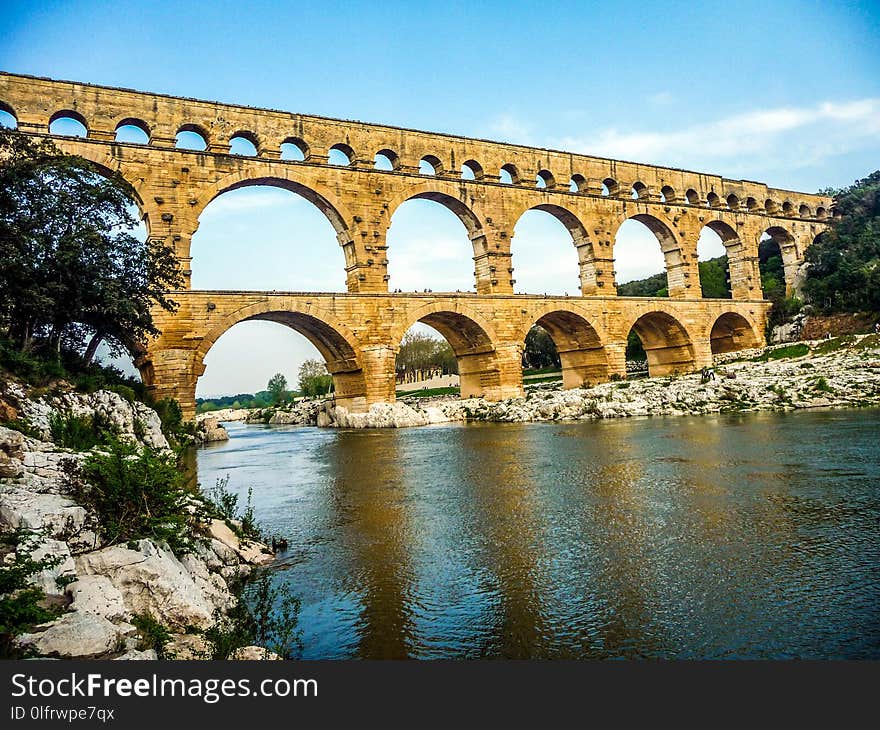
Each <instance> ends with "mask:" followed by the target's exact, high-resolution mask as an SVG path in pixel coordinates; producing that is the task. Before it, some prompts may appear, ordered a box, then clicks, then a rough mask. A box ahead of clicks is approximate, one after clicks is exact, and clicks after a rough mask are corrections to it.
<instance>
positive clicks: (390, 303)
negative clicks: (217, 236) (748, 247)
mask: <svg viewBox="0 0 880 730" xmlns="http://www.w3.org/2000/svg"><path fill="white" fill-rule="evenodd" d="M174 299H175V301H177V302H178V303H179V304H180V307H179V309H178V310H177V311H176V312H174V313H168V312H164V311H160V312H156V313H155V319H156V323H157V325H158V327H159V329H160V330H161V331H162V335H161V336H160V337H159V338H158V339H156V340H154V341H153V342H151V343H150V345H149V346H148V348H147V350H146V351H145V352H144V354H143V355H142V356H141V358H140V359H139V367H140V369H141V373H142V375H143V378H144V382H145V383H146V385H147V386H148V388H150V390H151V391H152V392H153V395H154V397H155V398H156V399H162V398H175V399H176V400H177V401H178V402H179V403H180V405H181V408H182V410H183V413H184V415H185V416H186V417H187V418H192V417H193V416H194V414H195V389H196V384H197V382H198V379H199V377H200V376H201V375H202V374H204V372H205V362H204V361H205V356H206V355H207V353H208V351H209V350H210V349H211V347H212V346H213V344H214V343H215V342H216V341H217V339H218V338H219V337H221V336H222V335H223V334H224V333H225V332H226V331H228V330H229V329H230V328H231V327H233V326H235V325H236V324H238V323H239V322H244V321H248V320H268V321H272V322H277V323H279V324H282V325H284V326H287V327H290V328H291V329H293V330H295V331H297V332H299V333H301V334H302V335H304V336H305V337H306V338H307V339H308V340H309V341H310V342H311V343H312V344H313V345H314V346H315V348H316V349H317V350H318V352H319V353H320V354H321V356H322V357H323V359H324V361H325V363H326V366H327V370H328V371H329V372H330V374H331V375H332V376H333V381H334V386H335V388H334V390H335V395H334V397H335V399H336V401H337V403H338V404H339V405H343V406H345V407H347V408H349V409H350V410H352V411H363V410H366V409H368V408H369V406H370V405H371V404H373V403H384V402H393V401H394V400H395V386H396V367H395V358H396V355H397V352H398V350H399V347H400V342H401V340H402V338H403V336H404V334H405V333H406V331H407V330H408V329H409V328H410V327H411V326H412V325H414V324H415V323H417V322H421V323H423V324H426V325H429V326H430V327H432V328H434V329H435V330H436V331H437V332H439V333H440V334H441V335H442V336H443V337H444V338H445V339H446V340H447V342H448V343H449V345H450V346H451V349H452V351H453V353H454V355H455V358H456V360H457V365H458V372H459V378H460V388H461V396H462V397H464V398H467V397H483V398H486V399H488V400H502V399H505V398H512V397H518V396H521V395H522V394H523V376H522V356H523V349H524V343H525V339H526V335H527V334H528V332H529V330H530V329H531V328H532V327H534V326H536V325H537V326H539V327H541V328H543V329H544V330H545V331H546V332H547V333H548V334H549V336H550V338H552V340H553V343H554V345H555V347H556V350H557V352H558V357H559V362H560V366H561V367H560V369H561V372H562V381H563V387H564V388H578V387H585V386H589V385H595V384H598V383H601V382H606V381H608V380H612V379H617V378H620V379H622V378H625V377H626V376H627V364H626V358H627V344H628V341H630V339H631V334H632V333H634V334H635V335H636V336H637V337H638V340H639V342H640V343H641V346H642V348H643V349H644V355H645V357H646V359H647V368H648V372H649V374H650V375H651V376H667V375H675V374H684V373H688V372H693V371H695V370H699V369H700V368H703V367H707V366H709V365H711V364H712V359H713V356H714V355H715V354H718V353H725V352H731V351H735V350H739V349H744V348H752V347H756V346H759V345H761V344H763V342H764V334H763V333H764V326H765V323H766V316H767V311H768V309H769V306H770V305H769V303H768V302H765V301H748V302H741V301H731V300H708V301H707V300H670V299H660V298H658V299H648V298H625V297H613V298H612V297H608V298H600V297H536V296H528V295H524V296H522V295H521V296H515V295H479V294H475V295H469V294H464V295H456V296H442V295H436V296H435V295H432V294H392V295H378V294H313V293H305V294H303V293H280V294H279V293H274V292H273V293H265V292H227V291H185V292H175V293H174ZM247 357H248V353H246V352H242V353H241V358H242V359H243V360H245V361H246V360H247Z"/></svg>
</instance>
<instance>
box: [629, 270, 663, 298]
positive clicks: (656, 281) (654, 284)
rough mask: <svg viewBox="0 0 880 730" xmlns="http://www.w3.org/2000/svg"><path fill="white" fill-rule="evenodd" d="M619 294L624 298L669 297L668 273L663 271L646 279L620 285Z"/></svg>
mask: <svg viewBox="0 0 880 730" xmlns="http://www.w3.org/2000/svg"><path fill="white" fill-rule="evenodd" d="M617 293H618V295H620V296H622V297H668V296H669V290H668V287H667V284H666V272H665V271H661V272H660V273H659V274H654V275H653V276H649V277H647V278H646V279H637V280H635V281H627V282H624V283H623V284H618V286H617Z"/></svg>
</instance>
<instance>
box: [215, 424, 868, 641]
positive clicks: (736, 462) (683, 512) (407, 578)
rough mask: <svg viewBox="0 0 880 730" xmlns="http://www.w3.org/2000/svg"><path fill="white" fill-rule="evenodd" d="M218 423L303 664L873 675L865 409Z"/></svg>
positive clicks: (226, 467)
mask: <svg viewBox="0 0 880 730" xmlns="http://www.w3.org/2000/svg"><path fill="white" fill-rule="evenodd" d="M227 425H228V428H229V433H230V436H231V440H230V441H229V442H228V443H225V444H221V445H218V446H212V447H209V448H206V449H203V450H200V451H199V452H198V474H199V479H200V481H201V483H202V484H203V485H211V484H213V483H214V482H215V480H216V479H217V478H218V477H224V476H226V475H227V474H228V475H229V477H230V482H229V486H230V488H232V489H234V490H236V491H238V492H240V493H241V494H245V493H246V491H247V488H248V487H249V486H250V487H253V494H254V502H255V505H256V513H257V517H258V519H259V520H260V521H261V522H262V523H263V524H264V525H265V526H266V528H267V529H268V530H269V531H271V532H274V533H279V534H283V535H284V536H286V537H287V538H288V540H289V544H290V548H289V550H288V551H287V553H286V554H285V555H284V557H283V564H284V567H283V569H282V570H281V571H280V573H279V579H280V580H285V581H288V582H289V583H290V585H291V587H292V588H293V591H294V593H295V594H296V595H298V596H299V597H300V598H301V599H302V612H301V616H300V625H301V628H302V629H303V641H304V657H305V658H346V657H363V658H380V657H422V658H434V657H453V658H465V657H566V658H603V657H681V658H685V657H755V658H757V657H778V658H782V657H852V658H855V657H873V658H880V449H878V445H877V438H878V435H880V411H877V410H860V411H847V412H842V411H837V412H813V413H796V414H748V415H739V416H728V417H725V416H721V417H711V416H705V417H700V418H663V419H661V418H656V419H637V420H633V419H631V420H616V421H605V422H598V423H572V424H509V425H502V424H488V425H469V426H442V427H429V428H418V429H401V430H392V429H388V430H375V431H336V430H331V429H316V428H298V427H283V426H282V427H277V426H276V427H269V426H257V425H243V424H227ZM242 501H243V500H242Z"/></svg>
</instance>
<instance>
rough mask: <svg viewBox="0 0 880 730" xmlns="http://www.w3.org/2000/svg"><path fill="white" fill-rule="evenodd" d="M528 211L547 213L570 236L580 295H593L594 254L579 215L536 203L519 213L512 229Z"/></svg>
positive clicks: (558, 207) (594, 286)
mask: <svg viewBox="0 0 880 730" xmlns="http://www.w3.org/2000/svg"><path fill="white" fill-rule="evenodd" d="M530 210H540V211H542V212H544V213H549V214H550V215H552V216H553V217H554V218H556V220H558V221H559V222H560V223H562V225H563V226H565V229H566V230H567V231H568V233H569V235H570V236H571V242H572V245H573V246H574V247H575V250H576V251H577V256H578V268H579V272H578V278H579V281H580V288H581V293H582V294H583V295H584V296H588V295H590V294H595V293H596V290H597V286H598V285H597V283H596V282H597V275H596V252H595V249H594V247H593V241H592V240H591V239H590V234H589V233H588V231H587V226H586V224H585V223H584V222H583V221H582V220H581V217H580V215H578V214H577V213H574V212H573V211H571V210H569V209H568V208H566V207H565V206H562V205H558V204H554V203H538V204H536V205H529V206H528V207H526V208H523V209H522V210H521V211H520V212H519V214H518V215H517V216H516V219H515V221H514V224H513V228H514V229H515V228H516V225H517V224H518V223H519V221H520V219H521V218H522V217H523V216H524V215H525V214H526V213H528V212H529V211H530ZM512 238H513V236H511V239H512ZM512 243H513V241H512V240H511V244H512ZM511 254H513V249H511ZM512 265H513V267H514V269H515V267H516V262H515V261H514V262H512ZM515 273H516V272H515V270H514V272H513V274H514V275H515Z"/></svg>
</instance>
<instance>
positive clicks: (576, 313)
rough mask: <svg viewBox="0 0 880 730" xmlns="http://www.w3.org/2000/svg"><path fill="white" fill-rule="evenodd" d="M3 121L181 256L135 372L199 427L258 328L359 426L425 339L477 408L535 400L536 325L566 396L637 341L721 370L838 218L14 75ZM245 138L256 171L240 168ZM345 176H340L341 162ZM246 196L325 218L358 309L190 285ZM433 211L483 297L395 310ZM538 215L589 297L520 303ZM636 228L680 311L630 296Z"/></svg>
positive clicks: (667, 182)
mask: <svg viewBox="0 0 880 730" xmlns="http://www.w3.org/2000/svg"><path fill="white" fill-rule="evenodd" d="M0 109H2V110H3V111H6V112H7V113H9V114H11V115H12V116H13V117H14V118H15V121H16V124H17V128H18V130H19V131H20V132H23V133H26V134H32V135H38V136H42V137H47V138H50V139H52V141H53V142H55V144H56V145H58V146H59V147H60V148H61V149H63V150H64V151H65V152H69V153H73V154H78V155H81V156H83V157H85V158H87V159H89V160H91V161H93V162H94V163H96V165H97V166H98V168H99V169H103V170H111V171H118V172H119V173H121V174H122V176H123V177H124V178H125V179H126V180H128V181H129V182H130V183H131V184H132V186H133V187H134V189H135V191H136V193H137V196H138V203H139V207H140V212H141V215H142V217H143V220H144V222H145V224H146V226H147V229H148V235H149V236H150V238H151V240H154V241H162V242H165V243H167V244H168V245H170V246H172V247H173V248H174V250H175V252H176V254H177V258H178V260H179V262H180V265H181V268H182V270H183V272H184V275H185V280H186V282H187V288H186V289H185V290H182V291H179V292H174V295H173V299H175V301H177V302H178V303H179V304H180V308H179V310H178V311H177V312H175V313H168V312H164V311H159V312H157V313H156V321H157V324H158V326H159V328H160V329H161V331H162V334H161V336H159V337H158V338H157V339H155V340H153V341H151V342H150V343H149V344H148V345H147V347H146V349H145V350H144V351H143V352H142V353H141V354H140V357H139V359H138V364H139V367H140V368H141V372H142V374H143V377H144V379H145V382H146V383H147V384H148V385H149V386H150V387H151V388H152V389H153V391H154V392H155V394H156V396H157V397H165V396H172V397H175V398H177V399H178V400H179V401H180V403H181V405H182V407H183V410H184V412H185V414H186V415H188V416H192V415H193V414H194V409H195V384H196V381H197V380H198V377H199V376H200V375H201V374H202V372H203V371H204V357H205V355H206V353H207V351H208V349H209V348H210V346H211V345H212V344H213V343H214V342H215V341H216V340H217V339H218V338H219V337H220V336H221V335H222V334H223V332H225V331H226V330H228V329H229V328H230V327H232V326H233V325H234V324H236V323H237V322H240V321H245V320H250V319H264V320H272V321H276V322H280V323H282V324H285V325H287V326H290V327H292V328H293V329H296V330H297V331H299V332H301V333H302V334H304V335H305V336H306V337H307V338H308V339H309V340H311V341H312V342H313V343H314V344H315V346H316V347H317V348H318V350H319V351H320V352H321V354H322V355H323V356H324V357H325V359H326V360H327V364H328V369H329V370H330V372H331V373H333V376H334V381H335V383H336V393H337V400H338V401H339V402H341V403H345V404H346V405H348V406H349V407H352V408H355V409H362V408H365V407H367V406H368V405H369V404H370V403H374V402H381V401H393V400H394V382H395V378H394V373H395V370H394V356H395V353H396V352H397V350H398V348H399V344H400V340H401V338H402V336H403V334H404V332H405V331H406V329H407V328H408V327H409V326H410V325H412V324H413V323H415V322H418V321H421V322H424V323H426V324H429V325H431V326H433V327H434V328H435V329H437V330H438V331H440V332H441V334H443V335H444V336H445V337H446V338H447V339H448V340H449V342H450V344H451V345H452V347H453V349H454V351H455V353H456V355H457V357H458V360H459V369H460V374H461V384H462V395H464V396H466V395H483V396H485V397H487V398H493V399H498V398H504V397H510V396H514V395H519V394H521V393H522V377H521V369H520V356H521V353H522V348H523V341H524V339H525V335H526V333H527V331H528V329H529V328H530V327H531V326H532V325H533V324H536V323H537V324H540V325H541V326H543V327H544V328H545V329H547V331H548V332H549V333H550V334H551V336H552V337H553V339H554V341H555V342H556V344H557V347H558V349H559V351H560V355H561V358H562V362H563V380H564V385H565V386H566V387H575V386H578V385H581V384H583V383H586V382H590V383H595V382H599V381H602V380H607V379H608V378H609V377H611V376H613V375H619V376H621V377H623V376H625V367H624V352H625V347H626V340H627V335H628V333H629V331H630V329H631V328H634V329H635V330H636V332H637V333H638V334H639V336H640V338H641V339H642V341H643V343H644V345H645V348H646V351H647V353H648V360H649V369H650V372H651V373H652V374H654V375H657V374H661V375H662V374H669V373H675V372H685V371H689V370H693V369H695V368H699V367H702V366H704V365H708V364H710V363H711V359H712V354H713V352H724V351H729V350H733V349H738V348H742V347H749V346H755V345H757V344H759V343H761V342H763V337H764V336H763V331H764V325H765V322H766V315H767V310H768V308H769V303H768V302H767V301H766V300H765V299H764V296H763V292H762V291H761V278H760V272H759V270H758V244H759V241H760V240H761V238H762V236H768V235H769V236H770V237H772V238H773V239H774V240H775V241H776V242H777V243H778V244H779V247H780V252H781V256H782V260H783V264H784V268H785V279H786V287H787V289H789V290H792V289H793V288H794V287H795V286H796V284H797V276H798V271H799V269H800V267H801V264H802V261H803V252H804V250H805V249H806V247H807V246H808V245H809V244H810V243H812V241H813V240H814V239H815V238H816V237H817V236H818V235H820V234H821V233H822V232H823V231H824V230H825V229H826V227H827V221H828V218H829V216H830V215H831V214H832V208H831V204H832V201H831V200H830V199H829V198H827V197H824V196H819V195H811V194H807V193H797V192H793V191H787V190H780V189H776V188H771V187H768V186H767V185H765V184H763V183H758V182H751V181H746V180H730V179H727V178H722V177H719V176H715V175H709V174H704V173H697V172H691V171H687V170H680V169H674V168H665V167H658V166H654V165H644V164H638V163H633V162H624V161H620V160H611V159H605V158H600V157H592V156H588V155H578V154H572V153H568V152H561V151H556V150H549V149H539V148H532V147H525V146H521V145H513V144H504V143H498V142H491V141H486V140H479V139H469V138H464V137H459V136H455V135H449V134H437V133H429V132H422V131H417V130H409V129H401V128H397V127H390V126H384V125H377V124H366V123H362V122H355V121H345V120H338V119H328V118H322V117H316V116H310V115H303V114H293V113H289V112H283V111H275V110H270V109H255V108H250V107H242V106H237V105H230V104H221V103H217V102H210V101H200V100H196V99H188V98H178V97H171V96H166V95H161V94H151V93H144V92H139V91H134V90H129V89H118V88H109V87H101V86H94V85H89V84H82V83H76V82H69V81H56V80H52V79H45V78H35V77H31V76H22V75H14V74H5V73H4V74H0ZM61 118H67V119H73V120H76V121H77V122H79V123H80V124H81V125H82V126H83V128H84V129H85V136H83V137H69V136H61V135H57V134H52V125H53V123H54V122H56V121H57V120H58V119H61ZM122 127H133V128H135V129H137V130H140V134H141V136H142V139H143V142H142V143H132V142H122V141H118V139H117V137H118V130H119V129H120V128H122ZM183 132H187V133H191V134H196V135H198V137H200V138H201V141H202V145H203V147H204V149H201V150H194V149H183V148H181V147H180V146H179V145H178V139H179V135H180V134H181V133H183ZM236 140H243V141H244V142H245V143H246V146H247V147H248V148H249V152H250V154H248V155H241V154H231V147H230V146H231V144H233V143H235V141H236ZM288 153H292V156H293V157H294V159H287V158H288V157H289V156H291V155H289V154H288ZM334 158H338V159H340V160H342V161H343V162H344V164H331V160H332V159H334ZM380 158H381V160H382V161H383V164H382V165H381V166H377V160H379V159H380ZM249 185H275V186H278V187H282V188H285V189H288V190H291V191H293V192H296V193H298V194H300V195H302V196H303V197H305V198H306V199H308V200H309V201H311V202H312V203H313V204H315V205H316V206H317V207H318V208H319V209H320V210H321V211H322V212H323V213H324V215H326V217H327V218H328V220H329V221H330V223H331V224H332V225H333V228H334V230H335V231H336V236H337V240H338V242H339V245H340V246H341V247H342V249H343V252H344V254H345V272H346V281H347V289H348V291H347V292H346V293H337V294H330V293H275V292H272V293H269V292H238V291H196V290H192V289H191V288H190V287H189V286H188V282H189V278H188V277H189V275H190V273H191V267H192V258H191V256H190V243H191V240H192V237H193V235H194V234H195V232H196V230H197V229H198V225H199V216H200V214H201V212H202V211H203V210H204V209H205V207H206V206H207V205H208V204H209V203H210V202H211V201H212V200H213V199H214V198H216V197H217V196H218V195H220V194H222V193H224V192H226V191H228V190H233V189H236V188H241V187H245V186H249ZM420 198H421V199H430V200H434V201H437V202H439V203H441V204H442V205H445V206H446V207H447V208H449V209H450V210H451V211H452V212H453V213H455V214H456V215H457V216H458V217H459V219H460V220H461V221H462V223H464V225H465V227H466V228H467V231H468V236H469V238H470V240H471V242H472V244H473V261H474V290H475V291H474V292H473V293H457V292H456V293H437V294H433V293H432V294H410V293H389V286H388V280H389V276H388V258H389V256H393V255H394V252H393V251H389V249H388V246H387V244H386V236H387V232H388V228H389V225H390V221H391V217H392V215H393V214H394V212H395V210H396V209H397V208H398V207H399V206H400V205H402V204H403V203H404V202H406V201H408V200H411V199H420ZM533 209H538V210H543V211H546V212H548V213H550V214H551V215H553V216H555V217H556V218H557V219H558V220H559V221H561V222H562V224H563V225H564V226H565V227H566V228H567V230H568V231H569V233H570V234H571V239H572V245H573V246H574V247H575V248H576V250H577V254H578V262H579V264H578V265H579V277H580V289H581V292H580V296H576V297H546V296H535V295H522V294H514V293H513V287H514V283H515V276H514V267H513V263H512V259H511V241H512V238H513V231H514V227H515V225H516V222H517V221H518V220H519V218H520V217H521V216H522V215H523V214H524V213H525V212H526V211H529V210H533ZM629 219H635V220H638V221H640V222H642V223H644V224H645V225H646V226H647V227H648V228H649V229H650V230H651V231H652V232H653V233H654V235H655V236H656V238H657V241H658V244H659V246H660V248H661V250H662V252H663V256H664V260H665V264H666V274H667V281H668V291H669V298H633V297H620V296H617V288H616V283H615V274H614V255H613V246H614V240H615V236H616V233H617V230H618V228H619V227H620V226H621V225H622V224H623V223H624V222H625V221H627V220H629ZM706 227H708V228H710V229H712V230H714V231H715V232H716V233H717V234H718V235H719V236H720V238H721V240H722V241H723V243H724V246H725V249H726V252H727V256H728V262H729V270H730V289H731V296H732V298H731V299H703V298H702V297H701V294H700V291H701V290H700V280H699V268H698V259H697V250H696V249H697V239H698V238H699V235H700V232H701V231H702V230H703V229H704V228H706ZM245 255H246V254H245V252H242V256H243V257H244V256H245Z"/></svg>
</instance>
